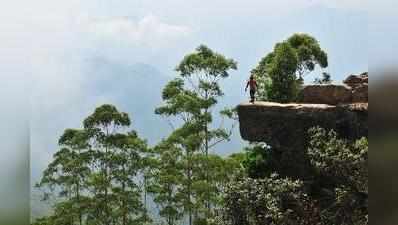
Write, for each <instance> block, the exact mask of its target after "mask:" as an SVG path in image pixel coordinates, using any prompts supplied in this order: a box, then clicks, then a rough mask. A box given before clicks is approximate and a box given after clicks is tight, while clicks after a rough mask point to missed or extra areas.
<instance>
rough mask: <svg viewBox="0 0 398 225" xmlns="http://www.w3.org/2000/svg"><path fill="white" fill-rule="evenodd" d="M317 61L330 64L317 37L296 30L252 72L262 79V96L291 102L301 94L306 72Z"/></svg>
mask: <svg viewBox="0 0 398 225" xmlns="http://www.w3.org/2000/svg"><path fill="white" fill-rule="evenodd" d="M317 65H318V66H319V67H320V68H326V67H327V66H328V57H327V54H326V52H325V51H324V50H322V48H321V47H320V45H319V42H318V41H317V40H316V39H315V38H314V37H312V36H310V35H308V34H302V33H296V34H293V35H292V36H291V37H289V38H288V39H286V40H284V41H282V42H280V43H277V44H276V45H275V47H274V49H273V51H272V52H270V53H268V54H267V55H266V56H265V57H264V58H262V59H261V60H260V62H259V63H258V65H257V66H256V67H255V68H254V69H253V70H252V71H251V72H252V74H253V75H254V76H255V77H256V78H257V80H258V84H259V90H258V92H259V93H258V95H259V97H260V99H263V100H270V101H276V102H290V101H293V100H295V99H296V98H297V95H298V91H299V86H300V85H301V84H300V83H301V82H302V80H303V76H304V75H306V74H308V73H310V72H312V71H314V69H315V68H316V66H317Z"/></svg>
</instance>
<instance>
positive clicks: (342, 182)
mask: <svg viewBox="0 0 398 225" xmlns="http://www.w3.org/2000/svg"><path fill="white" fill-rule="evenodd" d="M309 136H310V137H311V138H310V142H309V148H308V153H307V154H308V158H309V160H310V162H311V165H312V166H313V168H314V169H313V174H312V175H311V177H312V178H311V179H307V180H302V181H301V180H295V181H294V180H293V179H292V178H284V179H282V178H281V177H279V176H277V175H275V174H274V173H271V174H269V173H270V171H275V172H278V171H277V170H278V167H277V166H275V165H274V164H270V161H271V160H272V158H273V157H274V156H273V155H272V154H273V151H268V153H267V154H262V153H261V151H265V150H266V149H267V148H264V147H262V146H259V145H256V146H254V147H253V148H250V149H248V151H247V154H246V156H245V157H242V158H243V162H244V165H245V168H246V171H247V172H248V173H249V174H248V175H250V176H253V177H256V176H257V177H256V179H253V178H247V177H245V176H241V177H240V178H237V179H235V180H233V181H232V182H230V184H229V185H228V186H227V188H226V189H225V191H224V192H223V196H224V201H223V210H222V213H221V216H220V217H216V218H213V219H212V220H211V222H212V223H213V224H218V225H221V224H223V225H238V224H239V225H251V224H256V225H263V224H264V225H271V224H308V225H312V224H324V225H332V224H343V225H356V224H367V223H368V211H367V207H368V166H367V161H368V141H367V139H366V138H362V139H359V140H357V141H355V142H353V143H352V142H348V141H347V140H343V139H339V138H338V137H337V134H336V133H335V132H334V131H326V130H324V129H322V128H319V127H315V128H312V129H310V130H309ZM242 158H240V159H241V160H242ZM241 162H242V161H241ZM290 163H294V162H290ZM268 167H272V168H268ZM264 171H267V172H266V173H264ZM258 177H260V178H258Z"/></svg>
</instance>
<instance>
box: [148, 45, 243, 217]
mask: <svg viewBox="0 0 398 225" xmlns="http://www.w3.org/2000/svg"><path fill="white" fill-rule="evenodd" d="M236 69H237V64H236V62H235V61H234V60H232V59H228V58H226V57H225V56H223V55H221V54H219V53H216V52H214V51H213V50H211V49H210V48H208V47H206V46H204V45H201V46H199V47H198V48H197V49H196V51H195V52H193V53H191V54H188V55H186V56H185V57H184V58H183V60H182V61H181V62H180V63H179V65H178V66H177V68H176V71H177V72H178V73H179V77H178V78H175V79H174V80H172V81H170V82H169V83H168V84H167V85H166V87H165V88H164V89H163V92H162V98H163V100H164V104H163V105H162V106H160V107H158V108H157V109H156V110H155V113H156V114H158V115H162V116H165V117H169V118H170V117H171V118H173V119H175V118H177V119H179V121H180V124H181V123H182V125H181V126H180V127H178V128H176V129H175V130H174V131H173V132H172V133H171V134H170V136H169V137H168V138H167V140H166V143H168V144H167V145H165V146H166V148H168V149H166V150H162V151H160V152H159V151H158V155H159V160H160V162H162V163H165V165H167V164H168V163H170V162H167V161H166V162H163V161H164V160H165V159H164V158H163V154H166V152H167V154H169V151H174V150H176V149H178V151H179V152H180V155H175V154H173V156H174V157H175V158H174V160H175V163H176V164H178V165H179V166H178V167H174V169H176V170H174V171H170V173H171V172H172V175H171V174H170V176H172V177H175V176H178V177H179V179H178V180H179V181H180V183H170V185H171V186H173V190H178V192H180V193H182V194H180V195H178V198H177V194H176V195H175V196H174V192H169V197H170V198H171V197H172V196H174V197H173V198H175V199H174V200H175V201H176V203H175V204H174V203H173V204H174V205H173V206H172V208H173V211H169V213H166V214H164V217H165V218H166V221H167V222H168V224H174V222H175V220H177V219H178V218H180V217H181V213H176V212H181V210H182V211H183V214H184V215H187V216H188V218H189V224H190V225H191V224H193V222H196V223H199V221H203V220H202V219H203V218H206V217H208V216H210V215H211V214H212V213H213V212H212V211H214V209H215V208H216V207H217V205H218V202H219V198H218V195H217V190H218V188H219V185H221V182H223V181H224V180H225V179H226V178H227V177H228V176H224V175H225V173H224V174H223V175H220V174H222V172H225V170H223V165H224V164H225V163H224V161H223V160H222V159H221V158H220V157H218V156H215V155H211V154H209V151H210V149H211V148H213V147H214V146H216V145H217V144H218V143H220V142H222V141H225V140H228V139H229V137H230V135H231V130H227V129H225V128H224V127H222V126H219V128H214V129H213V128H212V126H211V125H212V123H213V113H212V109H213V108H214V106H215V105H216V104H217V102H218V99H219V98H220V97H221V96H223V92H222V90H221V88H220V85H219V82H220V81H221V79H224V78H227V77H228V76H229V71H230V70H236ZM220 115H221V116H222V117H223V118H224V117H225V118H233V117H234V116H235V115H236V113H235V111H234V110H231V109H224V110H222V111H221V112H220ZM231 129H232V128H231ZM161 145H164V144H161ZM156 176H158V177H157V178H155V179H157V180H159V179H160V177H162V176H164V175H161V173H158V174H156ZM168 187H170V186H168ZM176 192H177V191H176ZM164 193H167V188H166V187H158V192H156V193H155V199H156V198H158V202H159V204H163V205H164V204H166V205H171V203H168V200H166V199H163V198H161V196H163V195H164ZM174 200H173V201H174ZM177 202H178V204H177ZM180 208H182V209H180ZM212 209H213V210H212ZM172 213H175V215H178V216H174V219H173V222H169V221H170V219H168V218H170V216H171V214H172Z"/></svg>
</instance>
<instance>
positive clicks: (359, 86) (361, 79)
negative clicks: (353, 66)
mask: <svg viewBox="0 0 398 225" xmlns="http://www.w3.org/2000/svg"><path fill="white" fill-rule="evenodd" d="M368 80H369V77H368V73H367V72H366V73H362V74H360V75H350V76H348V77H347V79H345V80H344V81H343V82H344V83H345V84H346V85H347V86H349V87H351V89H352V102H368Z"/></svg>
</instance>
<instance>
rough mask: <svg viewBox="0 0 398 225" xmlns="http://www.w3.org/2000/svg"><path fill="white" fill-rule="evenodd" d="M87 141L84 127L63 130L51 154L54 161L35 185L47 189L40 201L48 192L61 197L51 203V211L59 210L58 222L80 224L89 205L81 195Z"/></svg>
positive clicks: (84, 176) (86, 161)
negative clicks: (53, 209)
mask: <svg viewBox="0 0 398 225" xmlns="http://www.w3.org/2000/svg"><path fill="white" fill-rule="evenodd" d="M87 140H88V135H87V133H86V132H85V131H84V130H78V129H66V130H65V132H64V133H63V135H62V136H61V137H60V139H59V141H58V143H59V145H60V146H61V149H60V150H59V151H58V152H57V153H55V154H54V160H53V161H52V162H51V163H50V164H49V165H48V167H47V169H46V170H45V171H44V172H43V177H42V178H41V180H40V182H39V183H38V184H37V185H36V187H38V188H43V189H45V188H48V189H47V190H46V192H45V195H44V200H47V199H48V197H49V194H51V193H48V191H50V192H56V194H55V197H56V198H59V199H61V200H58V201H57V203H56V205H55V209H56V210H55V212H56V213H57V212H59V211H61V212H62V213H59V214H58V216H57V218H56V220H57V221H59V222H60V221H63V223H71V224H74V223H75V222H78V224H79V225H82V224H83V215H84V214H85V213H86V212H87V209H88V204H89V197H88V196H85V195H84V194H83V193H84V190H85V189H86V188H87V177H88V175H89V173H90V169H89V161H90V154H89V152H88V151H87V147H88V142H87Z"/></svg>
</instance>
